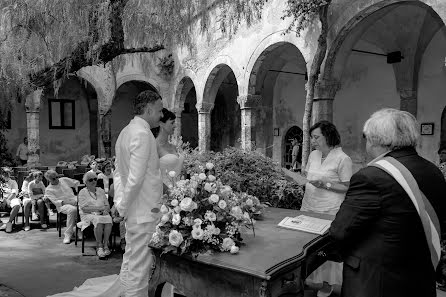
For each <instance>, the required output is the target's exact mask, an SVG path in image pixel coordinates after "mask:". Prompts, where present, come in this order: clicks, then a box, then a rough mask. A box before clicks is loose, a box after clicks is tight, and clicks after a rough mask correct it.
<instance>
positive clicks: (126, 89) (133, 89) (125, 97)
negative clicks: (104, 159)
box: [106, 81, 157, 155]
mask: <svg viewBox="0 0 446 297" xmlns="http://www.w3.org/2000/svg"><path fill="white" fill-rule="evenodd" d="M145 90H152V91H155V92H157V90H156V89H155V88H154V87H153V86H152V85H151V84H149V83H147V82H143V81H128V82H125V83H123V84H122V85H121V86H120V87H119V88H118V89H117V90H116V95H115V97H114V99H113V103H112V106H111V108H110V114H109V115H108V116H109V117H110V121H111V133H110V134H111V143H110V145H111V147H110V148H109V150H110V152H111V155H114V154H115V144H116V140H117V139H118V136H119V133H120V132H121V130H122V129H123V128H124V127H125V126H126V125H127V124H128V123H129V122H130V120H131V119H132V118H133V116H134V114H133V99H134V98H135V97H136V96H137V95H138V94H139V93H141V92H142V91H145ZM106 151H107V147H106Z"/></svg>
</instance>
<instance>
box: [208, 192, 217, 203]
mask: <svg viewBox="0 0 446 297" xmlns="http://www.w3.org/2000/svg"><path fill="white" fill-rule="evenodd" d="M218 200H220V197H218V195H217V194H212V195H211V196H210V197H209V202H211V203H217V202H218Z"/></svg>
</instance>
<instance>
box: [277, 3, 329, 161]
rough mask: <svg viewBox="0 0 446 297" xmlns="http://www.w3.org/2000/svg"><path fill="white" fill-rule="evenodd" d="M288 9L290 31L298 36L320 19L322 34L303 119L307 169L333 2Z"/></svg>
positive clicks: (309, 82) (314, 59) (303, 144)
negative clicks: (314, 106)
mask: <svg viewBox="0 0 446 297" xmlns="http://www.w3.org/2000/svg"><path fill="white" fill-rule="evenodd" d="M287 1H288V8H287V10H286V11H285V17H293V22H292V23H291V25H290V27H289V28H288V31H290V30H291V29H293V28H295V29H296V32H297V34H298V35H300V34H301V32H302V31H303V30H304V29H305V28H308V26H310V25H311V24H313V23H314V22H315V20H316V18H317V19H319V22H320V25H321V32H320V35H319V37H318V40H317V49H316V53H315V55H314V58H313V62H312V64H311V68H310V74H309V75H308V81H307V85H306V90H307V96H306V99H305V111H304V119H303V125H302V130H303V143H302V168H305V166H306V164H307V161H308V156H309V155H310V133H309V131H310V126H311V116H312V112H313V100H314V89H315V86H316V83H317V82H318V80H319V74H320V71H321V65H322V62H323V61H324V59H325V55H326V53H327V36H328V8H329V6H330V4H331V0H287Z"/></svg>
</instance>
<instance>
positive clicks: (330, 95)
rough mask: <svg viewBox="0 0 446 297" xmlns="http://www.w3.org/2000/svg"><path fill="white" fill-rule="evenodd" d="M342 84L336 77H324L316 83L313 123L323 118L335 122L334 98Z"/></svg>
mask: <svg viewBox="0 0 446 297" xmlns="http://www.w3.org/2000/svg"><path fill="white" fill-rule="evenodd" d="M340 86H341V85H340V83H339V82H338V81H337V80H334V79H324V80H322V81H319V82H318V83H317V84H316V86H315V90H314V101H313V113H312V124H314V123H316V122H318V121H322V120H325V121H329V122H333V100H334V98H335V95H336V92H337V91H338V90H339V88H340Z"/></svg>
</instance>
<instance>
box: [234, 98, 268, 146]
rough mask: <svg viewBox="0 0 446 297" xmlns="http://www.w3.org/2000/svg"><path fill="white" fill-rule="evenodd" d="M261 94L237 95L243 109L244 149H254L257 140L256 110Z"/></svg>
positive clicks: (242, 138) (242, 135)
mask: <svg viewBox="0 0 446 297" xmlns="http://www.w3.org/2000/svg"><path fill="white" fill-rule="evenodd" d="M261 100H262V97H261V96H260V95H250V94H248V95H242V96H238V97H237V102H238V104H239V105H240V111H241V129H242V131H241V140H242V143H241V144H242V149H244V150H248V151H250V150H252V149H253V142H254V141H255V140H256V134H255V133H256V131H255V130H256V129H255V125H256V110H255V108H256V107H257V106H258V105H259V103H260V102H261Z"/></svg>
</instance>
